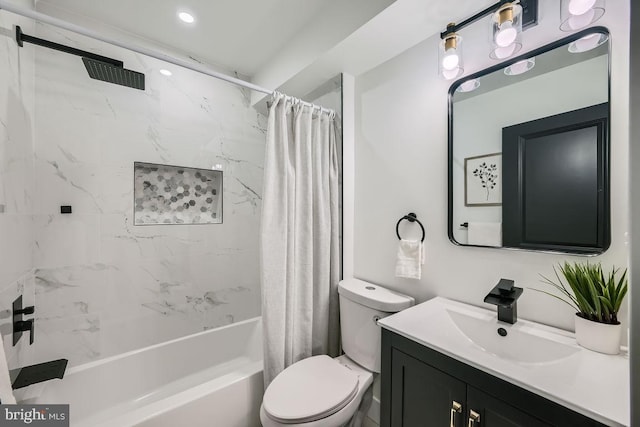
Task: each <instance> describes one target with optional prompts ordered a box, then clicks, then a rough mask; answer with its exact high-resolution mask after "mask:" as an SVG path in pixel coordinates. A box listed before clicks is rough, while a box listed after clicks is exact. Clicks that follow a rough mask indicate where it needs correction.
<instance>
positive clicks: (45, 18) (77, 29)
mask: <svg viewBox="0 0 640 427" xmlns="http://www.w3.org/2000/svg"><path fill="white" fill-rule="evenodd" d="M0 9H3V10H6V11H8V12H11V13H15V14H16V15H21V16H24V17H27V18H31V19H34V20H36V21H40V22H43V23H45V24H49V25H53V26H54V27H58V28H62V29H65V30H68V31H71V32H74V33H77V34H81V35H83V36H87V37H90V38H92V39H95V40H99V41H102V42H105V43H109V44H112V45H115V46H118V47H121V48H123V49H127V50H131V51H133V52H137V53H140V54H142V55H146V56H150V57H152V58H155V59H159V60H161V61H165V62H168V63H170V64H174V65H178V66H180V67H184V68H188V69H190V70H193V71H197V72H199V73H202V74H206V75H208V76H211V77H215V78H216V79H220V80H224V81H226V82H229V83H233V84H235V85H238V86H242V87H246V88H248V89H251V90H255V91H257V92H262V93H266V94H269V95H271V94H273V92H274V91H273V90H270V89H266V88H264V87H261V86H258V85H256V84H253V83H250V82H247V81H245V80H241V79H238V78H235V77H232V76H229V75H226V74H223V73H219V72H217V71H214V70H211V69H210V68H209V67H206V66H204V65H200V64H197V63H192V62H189V61H185V60H182V59H179V58H174V57H172V56H169V55H166V54H164V53H162V52H158V51H156V50H153V49H148V48H145V47H142V46H137V45H134V44H127V43H124V42H121V41H119V40H117V39H114V38H111V37H107V36H105V35H102V34H99V33H97V32H95V31H93V30H90V29H88V28H85V27H81V26H79V25H76V24H72V23H71V22H67V21H63V20H61V19H58V18H54V17H52V16H49V15H45V14H44V13H40V12H37V11H35V10H30V9H23V8H20V7H17V6H15V5H13V4H11V3H10V2H9V1H8V0H0Z"/></svg>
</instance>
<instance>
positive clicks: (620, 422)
mask: <svg viewBox="0 0 640 427" xmlns="http://www.w3.org/2000/svg"><path fill="white" fill-rule="evenodd" d="M378 324H379V325H380V326H382V327H383V328H384V329H386V330H389V331H391V332H394V333H396V334H398V335H401V336H404V337H405V338H408V339H410V340H412V341H415V342H417V343H419V344H422V345H424V346H426V347H428V348H431V349H432V350H435V351H437V352H439V353H442V354H444V355H446V356H449V357H451V358H453V359H456V360H458V361H460V362H463V363H465V364H467V365H470V366H472V367H474V368H477V369H480V370H482V371H484V372H486V373H488V374H490V375H493V376H495V377H498V378H500V379H503V380H505V381H507V382H510V383H512V384H515V385H517V386H519V387H521V388H523V389H525V390H529V391H531V392H533V393H535V394H538V395H540V396H543V397H545V398H547V399H549V400H551V401H553V402H556V403H559V404H560V405H563V406H566V407H568V408H570V409H572V410H574V411H576V412H579V413H582V414H584V415H586V416H588V417H590V418H593V419H596V420H599V421H601V422H602V423H604V424H605V425H614V426H628V425H629V422H628V418H629V406H630V401H629V393H628V392H625V390H628V389H629V386H630V385H629V357H628V354H626V353H625V352H622V353H621V354H620V355H617V356H611V355H605V354H600V353H596V352H594V351H590V350H587V349H584V348H582V347H580V346H579V345H578V344H577V342H576V340H575V336H574V334H573V333H571V332H568V331H564V330H561V329H557V328H553V327H550V326H547V325H543V324H540V323H536V322H531V321H528V320H523V319H519V320H518V321H517V322H516V323H515V324H513V325H512V324H509V323H505V322H501V321H498V318H497V313H496V310H495V308H491V309H488V308H487V309H485V308H481V307H476V306H473V305H469V304H464V303H461V302H458V301H452V300H449V299H446V298H442V297H437V298H434V299H431V300H429V301H426V302H423V303H422V304H418V305H416V306H414V307H411V308H408V309H406V310H403V311H401V312H399V313H396V314H393V315H391V316H388V317H385V318H383V319H380V320H379V321H378ZM595 390H611V392H610V393H604V394H603V393H600V392H596V391H595Z"/></svg>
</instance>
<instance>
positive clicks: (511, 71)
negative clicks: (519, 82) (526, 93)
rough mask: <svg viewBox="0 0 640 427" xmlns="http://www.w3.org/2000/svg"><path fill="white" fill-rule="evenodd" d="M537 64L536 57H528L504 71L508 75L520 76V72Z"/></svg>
mask: <svg viewBox="0 0 640 427" xmlns="http://www.w3.org/2000/svg"><path fill="white" fill-rule="evenodd" d="M535 66H536V58H535V57H534V58H528V59H524V60H522V61H518V62H516V63H515V64H511V65H509V66H508V67H507V68H505V69H504V73H505V74H506V75H507V76H519V75H520V74H524V73H526V72H527V71H529V70H532V69H533V67H535Z"/></svg>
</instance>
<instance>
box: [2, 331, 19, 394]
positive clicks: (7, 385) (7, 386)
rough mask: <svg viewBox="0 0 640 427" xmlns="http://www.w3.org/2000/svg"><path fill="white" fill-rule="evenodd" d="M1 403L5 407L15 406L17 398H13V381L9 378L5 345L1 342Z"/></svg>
mask: <svg viewBox="0 0 640 427" xmlns="http://www.w3.org/2000/svg"><path fill="white" fill-rule="evenodd" d="M0 401H2V404H3V405H9V404H11V405H15V403H16V398H15V397H14V396H13V389H12V388H11V379H10V378H9V367H8V365H7V358H6V357H5V355H4V345H2V340H0Z"/></svg>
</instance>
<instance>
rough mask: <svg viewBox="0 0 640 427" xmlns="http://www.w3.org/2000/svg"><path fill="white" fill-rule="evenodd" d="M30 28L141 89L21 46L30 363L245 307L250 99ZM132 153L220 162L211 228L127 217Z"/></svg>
mask: <svg viewBox="0 0 640 427" xmlns="http://www.w3.org/2000/svg"><path fill="white" fill-rule="evenodd" d="M37 36H38V37H42V38H45V39H51V40H54V41H56V42H59V43H63V44H67V45H72V46H75V47H79V48H81V49H85V50H90V51H93V52H96V53H99V54H102V55H107V56H111V57H114V58H117V59H121V60H123V61H124V64H125V67H126V68H130V69H133V70H137V71H141V72H144V73H145V74H146V86H147V87H146V91H138V90H135V89H130V88H125V87H121V86H116V85H113V84H109V83H105V82H101V81H96V80H91V79H90V78H89V77H88V75H87V72H86V70H85V68H84V65H83V63H82V61H81V59H80V58H78V57H74V56H71V55H68V54H64V53H60V52H55V51H51V50H48V49H45V48H42V47H34V46H31V45H26V46H25V48H24V50H25V51H30V52H34V51H35V54H36V82H35V83H36V102H35V110H36V117H37V120H36V121H35V140H36V144H35V158H36V160H35V176H36V180H35V194H36V195H35V197H34V205H35V236H34V238H35V248H34V265H35V269H36V270H35V274H36V314H37V320H36V325H37V330H36V337H37V338H36V349H37V356H38V359H40V360H50V359H52V358H58V357H64V358H68V359H69V360H70V363H71V364H72V365H76V364H79V363H83V362H87V361H90V360H95V359H98V358H102V357H106V356H109V355H113V354H118V353H121V352H124V351H128V350H132V349H136V348H140V347H145V346H148V345H151V344H155V343H159V342H163V341H166V340H169V339H173V338H177V337H180V336H183V335H188V334H191V333H195V332H199V331H202V330H204V329H209V328H215V327H217V326H221V325H224V324H228V323H232V322H235V321H239V320H244V319H247V318H250V317H254V316H258V315H259V314H260V300H261V298H260V286H259V274H258V266H259V255H258V239H259V219H260V208H261V193H262V175H263V168H262V164H263V156H264V154H263V153H264V132H265V120H264V117H262V116H260V115H259V114H258V113H257V112H256V111H255V110H254V109H253V108H251V107H250V106H249V94H248V93H247V92H246V91H245V90H243V89H241V88H239V87H236V86H233V85H230V84H227V83H224V82H222V81H219V80H215V79H213V78H211V77H208V76H204V75H201V74H198V73H196V72H193V71H189V70H185V69H181V68H179V67H175V66H169V65H168V64H165V63H162V62H160V61H157V60H152V59H150V58H146V57H143V56H140V55H137V54H133V53H131V52H129V51H126V50H124V49H121V48H117V47H114V46H108V45H105V44H102V43H98V42H95V41H92V40H89V39H86V38H83V37H80V36H77V35H74V34H71V33H68V32H65V31H62V30H58V29H52V28H50V27H48V26H44V25H38V27H37ZM160 68H168V69H170V70H171V71H172V72H173V76H171V77H169V78H167V77H165V76H162V75H161V74H160V73H159V69H160ZM134 161H142V162H150V163H161V164H168V165H177V166H186V167H195V168H204V169H211V168H212V167H213V166H214V165H216V164H220V165H222V168H223V172H224V190H223V203H224V223H223V224H206V225H202V224H201V225H158V226H153V225H147V226H134V225H133V224H134V221H133V210H134V197H133V182H134V179H133V162H134ZM61 205H71V206H72V208H73V214H71V215H61V214H60V206H61Z"/></svg>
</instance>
